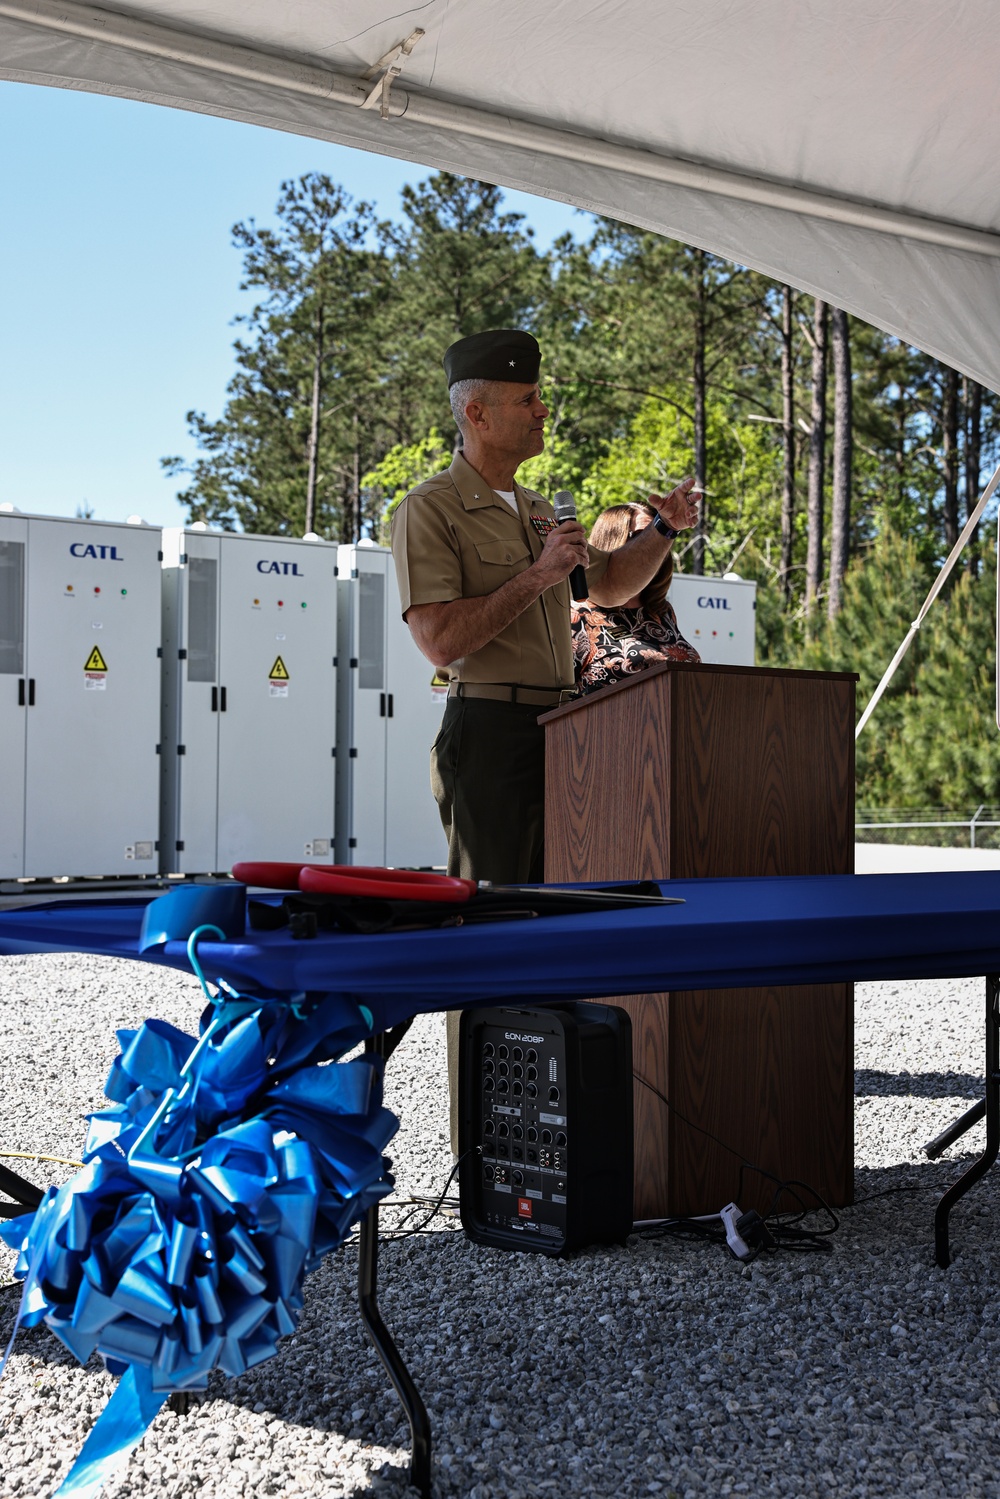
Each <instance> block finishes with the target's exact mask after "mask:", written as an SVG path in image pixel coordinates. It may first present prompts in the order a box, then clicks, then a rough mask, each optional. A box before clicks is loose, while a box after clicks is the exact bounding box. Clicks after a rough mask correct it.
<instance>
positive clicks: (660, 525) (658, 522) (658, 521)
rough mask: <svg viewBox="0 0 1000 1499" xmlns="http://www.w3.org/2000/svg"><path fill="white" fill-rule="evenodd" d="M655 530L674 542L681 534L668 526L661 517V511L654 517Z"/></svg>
mask: <svg viewBox="0 0 1000 1499" xmlns="http://www.w3.org/2000/svg"><path fill="white" fill-rule="evenodd" d="M653 530H654V531H659V533H660V535H661V536H665V537H666V538H667V540H668V541H673V540H674V538H675V537H677V536H679V535H680V534H681V533H680V532H679V531H675V530H674V528H673V526H668V525H667V522H666V521H665V520H664V519H663V516H662V515H660V513H659V511H657V513H656V514H655V515H654V516H653Z"/></svg>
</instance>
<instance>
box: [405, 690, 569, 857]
mask: <svg viewBox="0 0 1000 1499" xmlns="http://www.w3.org/2000/svg"><path fill="white" fill-rule="evenodd" d="M544 712H545V709H544V708H539V707H535V706H532V705H531V704H527V703H497V702H494V701H493V700H492V699H491V698H479V697H474V698H461V697H452V698H449V699H448V702H447V704H446V706H445V710H444V719H443V721H442V724H441V732H440V734H439V735H438V737H437V739H436V740H435V741H434V748H433V749H432V750H431V789H432V790H433V792H434V796H435V799H436V801H437V804H438V809H439V811H440V813H441V821H442V822H443V823H444V830H445V834H446V835H447V838H448V873H449V874H454V875H460V876H461V877H462V879H466V880H492V881H493V883H494V884H495V885H518V884H524V883H528V884H540V883H541V881H542V880H543V879H544V878H545V869H544V864H545V859H544V844H543V838H544V813H545V730H544V729H543V728H541V727H540V725H539V723H538V715H539V714H540V713H544Z"/></svg>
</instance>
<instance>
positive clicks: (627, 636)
mask: <svg viewBox="0 0 1000 1499" xmlns="http://www.w3.org/2000/svg"><path fill="white" fill-rule="evenodd" d="M572 627H573V655H574V657H575V661H576V680H577V685H578V686H579V688H580V691H581V692H584V693H587V692H596V691H597V689H598V688H599V687H607V686H608V685H609V684H610V683H611V682H620V681H621V680H622V679H623V678H624V677H630V676H633V675H634V674H635V673H636V672H639V671H644V670H645V668H646V667H647V666H655V665H656V664H657V663H658V662H660V661H700V660H701V657H700V656H699V654H698V652H697V651H696V650H695V648H694V646H693V645H690V644H689V643H688V641H686V640H685V639H684V636H683V635H682V634H681V632H680V630H679V629H678V626H677V616H676V614H675V613H674V610H673V605H672V604H669V603H666V602H664V605H663V608H662V610H661V611H660V612H658V613H653V612H652V611H651V610H649V609H645V608H643V606H642V605H641V604H640V605H639V606H638V608H635V609H623V608H618V609H599V608H598V607H597V606H596V605H594V604H580V605H579V606H578V607H577V608H575V609H574V610H573V614H572Z"/></svg>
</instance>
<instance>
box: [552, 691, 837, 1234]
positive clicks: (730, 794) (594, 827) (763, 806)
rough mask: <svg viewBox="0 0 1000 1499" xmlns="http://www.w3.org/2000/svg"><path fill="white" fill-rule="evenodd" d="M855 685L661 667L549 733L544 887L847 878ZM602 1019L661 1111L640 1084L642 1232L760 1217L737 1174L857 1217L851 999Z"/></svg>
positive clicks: (671, 1006)
mask: <svg viewBox="0 0 1000 1499" xmlns="http://www.w3.org/2000/svg"><path fill="white" fill-rule="evenodd" d="M856 680H857V678H856V677H854V676H852V675H848V674H846V673H834V672H802V671H778V670H773V669H768V668H760V669H758V668H753V667H736V666H733V667H730V666H699V665H692V664H688V663H668V664H664V665H662V666H655V667H651V668H650V669H649V670H648V671H644V672H642V673H641V674H639V675H637V676H636V677H634V678H632V679H631V680H630V681H628V682H619V683H616V684H615V685H614V686H612V687H607V688H605V689H604V690H603V691H601V692H597V693H594V694H593V695H591V696H590V697H586V698H582V699H580V700H579V701H578V702H574V703H570V704H568V705H567V706H566V707H564V708H558V709H556V710H555V711H554V712H552V713H548V714H546V715H544V717H543V718H542V719H541V722H542V723H544V725H545V731H546V739H545V757H546V762H545V818H546V831H545V878H546V881H554V882H560V881H563V880H625V879H644V878H660V879H665V878H672V879H690V878H695V877H700V876H713V875H714V876H737V875H780V874H784V875H797V874H850V873H852V872H853V869H854V686H855V682H856ZM606 1003H610V1004H619V1005H622V1006H623V1007H624V1008H625V1009H626V1010H628V1012H629V1014H630V1016H631V1018H632V1025H633V1037H634V1060H635V1071H636V1073H637V1075H638V1077H639V1078H643V1079H645V1081H646V1082H647V1083H650V1084H652V1085H653V1087H654V1088H656V1089H658V1090H659V1092H660V1093H662V1094H664V1095H665V1097H666V1098H667V1099H669V1101H670V1104H671V1106H672V1107H670V1108H668V1107H667V1106H666V1104H665V1103H664V1102H663V1101H662V1100H661V1099H660V1098H658V1097H657V1096H656V1093H654V1092H653V1091H652V1089H651V1088H649V1087H646V1086H644V1084H643V1083H642V1082H639V1081H638V1080H637V1081H636V1085H635V1214H636V1218H637V1219H639V1218H653V1217H662V1216H665V1215H668V1214H675V1213H677V1214H684V1213H687V1214H694V1213H707V1212H716V1211H718V1209H719V1208H720V1207H721V1206H722V1205H723V1204H724V1203H726V1202H729V1201H731V1200H738V1202H739V1205H740V1207H741V1208H743V1209H744V1210H746V1209H747V1208H749V1207H756V1208H757V1209H758V1210H760V1211H765V1210H767V1209H768V1208H769V1207H770V1206H771V1203H772V1199H773V1194H774V1183H773V1182H772V1181H769V1180H767V1179H766V1178H764V1177H762V1176H760V1175H759V1174H758V1173H756V1172H752V1171H747V1172H745V1173H744V1180H743V1184H742V1185H741V1184H740V1164H741V1160H744V1161H747V1162H750V1163H752V1164H753V1165H755V1166H760V1167H763V1168H764V1169H765V1170H767V1171H769V1172H771V1173H772V1174H773V1176H775V1177H777V1178H779V1179H781V1180H784V1181H787V1180H790V1179H793V1178H794V1179H797V1180H799V1181H801V1182H807V1183H809V1184H810V1185H812V1186H815V1187H816V1188H817V1189H818V1190H819V1191H820V1192H821V1193H822V1194H823V1196H824V1197H825V1198H826V1200H827V1201H828V1202H829V1203H830V1204H831V1205H832V1206H843V1205H844V1204H846V1203H848V1202H850V1201H851V1199H852V1192H853V1165H854V1140H853V1117H854V1110H853V1104H854V1075H853V987H852V986H851V985H849V984H826V985H811V986H808V987H805V986H803V987H796V988H776V989H745V990H712V991H706V992H703V993H685V994H643V995H629V996H623V997H621V998H616V999H614V1000H608V1001H606ZM706 1132H707V1133H706ZM712 1136H715V1137H717V1138H716V1139H715V1140H713V1139H712V1138H711V1137H712ZM718 1142H723V1143H721V1144H720V1143H718ZM726 1147H728V1148H726ZM737 1193H738V1194H739V1195H738V1197H737ZM779 1207H780V1208H781V1209H782V1210H785V1211H789V1210H791V1209H792V1208H793V1207H794V1203H793V1201H792V1200H791V1199H789V1198H788V1197H787V1196H785V1197H784V1198H783V1199H782V1201H781V1203H780V1204H779Z"/></svg>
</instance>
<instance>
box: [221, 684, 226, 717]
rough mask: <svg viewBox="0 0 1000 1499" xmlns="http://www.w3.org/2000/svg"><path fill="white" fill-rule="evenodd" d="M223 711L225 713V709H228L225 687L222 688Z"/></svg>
mask: <svg viewBox="0 0 1000 1499" xmlns="http://www.w3.org/2000/svg"><path fill="white" fill-rule="evenodd" d="M221 711H222V712H223V713H225V711H226V689H225V688H224V687H223V689H222V708H221Z"/></svg>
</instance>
